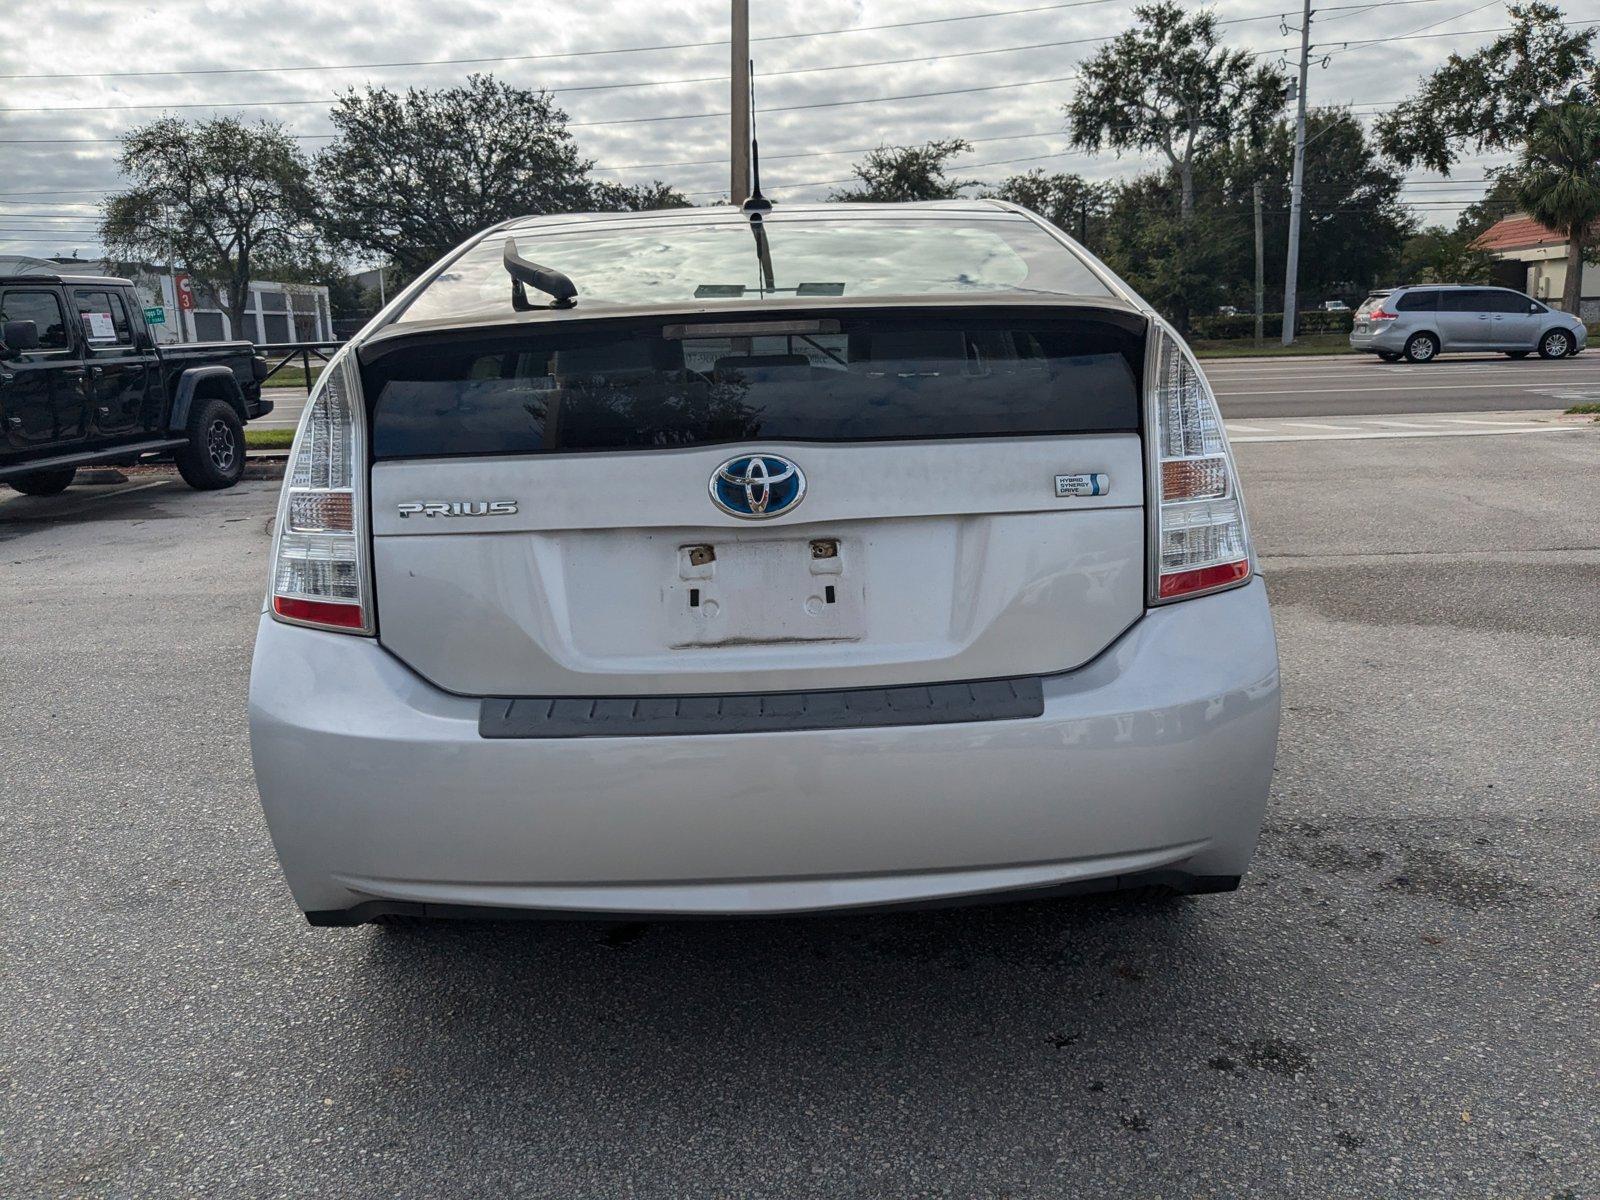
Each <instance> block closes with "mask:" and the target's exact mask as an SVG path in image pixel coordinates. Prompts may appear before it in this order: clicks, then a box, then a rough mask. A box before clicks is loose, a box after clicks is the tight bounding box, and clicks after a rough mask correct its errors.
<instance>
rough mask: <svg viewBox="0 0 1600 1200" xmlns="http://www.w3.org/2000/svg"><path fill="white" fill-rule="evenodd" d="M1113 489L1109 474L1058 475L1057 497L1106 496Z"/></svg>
mask: <svg viewBox="0 0 1600 1200" xmlns="http://www.w3.org/2000/svg"><path fill="white" fill-rule="evenodd" d="M1110 490H1111V476H1109V475H1057V476H1056V498H1057V499H1065V498H1066V497H1068V496H1104V495H1105V494H1106V493H1107V492H1109V491H1110Z"/></svg>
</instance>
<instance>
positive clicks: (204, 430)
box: [173, 400, 244, 492]
mask: <svg viewBox="0 0 1600 1200" xmlns="http://www.w3.org/2000/svg"><path fill="white" fill-rule="evenodd" d="M185 432H186V433H187V435H188V438H189V444H188V445H187V446H185V447H184V448H183V449H182V450H179V451H178V452H177V453H176V454H175V455H173V458H174V459H175V460H176V461H177V464H178V474H180V475H182V476H183V481H184V482H185V483H187V484H188V485H189V486H190V487H192V488H198V489H199V490H200V491H203V492H209V491H214V490H216V489H217V488H226V487H232V486H233V485H234V484H236V483H238V482H239V478H240V477H241V476H242V475H243V474H244V422H243V421H241V420H239V414H238V413H236V412H234V411H233V405H231V404H229V403H228V402H227V401H226V400H204V401H201V403H200V405H199V407H198V408H197V409H195V411H193V412H191V413H190V414H189V428H188V429H187V430H186V431H185Z"/></svg>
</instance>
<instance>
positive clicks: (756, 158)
mask: <svg viewBox="0 0 1600 1200" xmlns="http://www.w3.org/2000/svg"><path fill="white" fill-rule="evenodd" d="M743 211H744V212H747V213H749V214H750V219H751V220H752V221H759V220H760V219H761V214H762V213H764V212H771V211H772V201H771V200H768V199H767V198H766V197H765V196H763V195H762V194H761V143H760V142H758V141H756V63H755V59H751V60H750V195H749V197H748V198H747V199H746V200H745V202H744V205H743Z"/></svg>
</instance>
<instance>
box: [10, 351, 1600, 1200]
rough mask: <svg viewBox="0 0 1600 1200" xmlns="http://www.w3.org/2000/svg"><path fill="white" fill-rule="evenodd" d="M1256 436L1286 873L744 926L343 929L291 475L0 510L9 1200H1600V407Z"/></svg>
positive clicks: (1254, 479) (146, 488)
mask: <svg viewBox="0 0 1600 1200" xmlns="http://www.w3.org/2000/svg"><path fill="white" fill-rule="evenodd" d="M1579 361H1580V362H1581V361H1582V360H1579ZM1430 369H1431V368H1430ZM1496 407H1497V408H1498V409H1504V408H1506V407H1508V406H1507V405H1506V404H1505V403H1503V402H1502V403H1499V404H1497V405H1496ZM1457 411H1459V406H1458V407H1457ZM1238 456H1239V459H1240V465H1241V467H1242V470H1243V472H1244V475H1245V480H1246V486H1247V488H1248V489H1249V491H1248V495H1249V500H1250V502H1251V516H1252V520H1253V523H1254V529H1255V534H1256V537H1257V539H1258V547H1259V549H1260V552H1261V555H1262V565H1263V569H1264V572H1265V574H1266V576H1267V578H1268V581H1269V586H1270V589H1271V593H1272V599H1273V603H1274V606H1275V610H1276V616H1277V622H1278V633H1279V638H1280V650H1281V656H1282V666H1283V671H1284V679H1285V705H1286V708H1285V712H1284V726H1283V737H1282V747H1281V751H1280V755H1279V763H1278V774H1277V781H1276V786H1275V788H1274V792H1273V796H1272V800H1271V803H1270V806H1269V812H1268V821H1267V827H1266V830H1265V833H1264V835H1263V840H1262V845H1261V848H1260V852H1259V855H1258V858H1257V860H1256V863H1255V866H1254V869H1253V870H1252V872H1251V874H1250V875H1249V876H1248V877H1247V880H1246V883H1245V886H1244V888H1243V889H1242V890H1241V891H1239V892H1238V893H1234V894H1231V895H1223V896H1214V897H1205V898H1198V899H1194V900H1182V901H1174V902H1168V903H1156V904H1141V903H1133V902H1128V901H1123V900H1101V901H1082V902H1072V903H1063V902H1056V903H1029V904H1018V905H1007V906H997V907H987V908H970V909H954V910H945V911H936V912H922V913H910V914H899V915H892V916H870V917H851V918H825V919H824V918H816V919H807V920H784V921H770V922H748V923H738V922H696V923H683V924H659V923H657V924H628V925H615V924H587V923H548V924H547V923H524V924H512V925H481V926H480V925H454V926H451V925H446V926H441V927H438V928H432V929H426V930H422V931H413V932H401V931H397V930H388V929H380V928H374V927H364V928H359V929H351V930H318V929H312V928H309V927H307V926H306V925H304V924H303V923H302V922H301V921H300V918H299V916H298V914H297V913H296V912H295V911H294V909H293V907H292V905H291V904H290V901H289V898H288V896H287V893H286V891H285V889H284V888H283V886H282V883H281V881H280V879H279V878H278V875H277V870H276V866H275V863H274V861H273V858H272V852H271V846H270V844H269V842H268V839H267V835H266V831H265V828H264V826H263V824H262V820H261V816H260V812H259V809H258V807H257V803H256V799H255V795H254V790H253V785H252V780H251V771H250V764H249V748H248V740H247V736H246V728H245V721H244V701H245V688H246V674H247V670H248V666H249V660H250V653H251V639H252V634H253V629H254V625H255V621H256V613H257V611H258V610H259V607H260V596H261V592H262V589H263V586H264V579H265V570H266V554H267V549H268V541H267V522H268V519H269V517H270V515H271V511H272V505H273V500H274V497H275V495H276V485H275V484H272V483H261V482H249V483H245V484H243V485H241V486H240V487H238V488H236V489H234V490H232V491H227V492H220V493H209V494H201V493H195V492H191V491H189V490H188V489H186V488H184V487H183V486H182V485H181V484H178V483H176V482H171V481H165V480H162V479H160V478H154V479H152V478H144V477H135V478H134V480H133V481H132V482H131V483H129V484H127V485H122V486H118V487H112V488H85V487H74V488H73V489H71V490H70V491H69V492H68V493H66V494H65V495H64V496H62V497H59V498H55V499H51V500H40V499H34V498H28V497H10V498H7V499H3V500H0V616H3V622H4V626H3V628H4V632H3V636H0V680H3V684H0V728H3V730H4V733H3V734H0V872H3V876H4V880H5V885H4V888H3V889H0V964H3V969H0V1005H3V1011H4V1012H5V1013H6V1019H5V1021H4V1022H0V1071H3V1074H4V1079H5V1088H4V1091H3V1093H0V1139H3V1140H0V1195H4V1196H6V1197H13V1196H16V1197H36V1196H41V1197H42V1196H84V1197H145V1196H150V1197H174V1196H230V1197H270V1196H339V1197H399V1196H404V1197H411V1196H417V1197H421V1196H428V1197H458V1196H459V1197H484V1196H530V1197H533V1196H550V1197H579V1196H582V1197H589V1196H594V1197H602V1196H641V1197H654V1196H663V1197H665V1196H688V1195H695V1196H709V1195H721V1196H741V1197H744V1196H827V1197H849V1196H862V1197H900V1196H943V1195H949V1196H962V1197H969V1196H985V1197H989V1196H994V1197H998V1196H1010V1197H1022V1196H1041V1197H1044V1196H1051V1197H1054V1196H1065V1195H1083V1196H1125V1197H1143V1196H1151V1197H1156V1196H1161V1197H1167V1196H1177V1195H1182V1196H1205V1197H1212V1196H1215V1197H1223V1196H1240V1195H1254V1196H1272V1197H1302V1196H1303V1197H1326V1196H1349V1197H1362V1198H1372V1197H1396V1198H1398V1197H1408V1198H1413V1197H1431V1196H1440V1197H1468V1196H1471V1197H1481V1196H1496V1197H1519V1198H1520V1197H1533V1198H1538V1200H1546V1198H1549V1200H1556V1198H1559V1197H1588V1196H1594V1195H1597V1194H1600V1128H1597V1125H1596V1121H1595V1109H1596V1095H1597V1084H1596V1080H1597V1079H1600V973H1597V962H1600V956H1597V953H1596V951H1597V941H1600V936H1597V935H1600V880H1597V873H1596V870H1595V855H1596V850H1597V848H1600V815H1597V813H1600V722H1597V717H1596V713H1597V712H1600V672H1597V671H1596V660H1597V651H1600V638H1597V633H1596V623H1595V597H1596V595H1597V594H1600V540H1597V537H1596V533H1595V520H1594V515H1595V512H1596V510H1597V507H1600V505H1597V501H1600V427H1593V428H1583V429H1576V430H1571V431H1566V432H1559V433H1550V434H1546V435H1542V436H1510V435H1503V436H1493V435H1491V436H1454V437H1437V438H1432V439H1428V440H1419V439H1407V438H1393V439H1377V440H1360V439H1335V440H1297V441H1287V442H1284V441H1268V442H1262V443H1260V444H1251V443H1243V444H1241V445H1239V447H1238ZM438 801H439V803H440V804H444V805H448V804H449V803H450V797H449V796H440V797H439V798H438ZM983 801H984V798H983V797H982V796H974V797H973V803H974V804H982V803H983Z"/></svg>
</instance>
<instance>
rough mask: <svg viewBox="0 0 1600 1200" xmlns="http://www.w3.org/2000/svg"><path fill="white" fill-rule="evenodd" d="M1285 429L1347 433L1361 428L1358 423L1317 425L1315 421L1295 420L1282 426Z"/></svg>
mask: <svg viewBox="0 0 1600 1200" xmlns="http://www.w3.org/2000/svg"><path fill="white" fill-rule="evenodd" d="M1284 428H1285V429H1331V430H1333V431H1334V432H1335V433H1349V432H1351V431H1352V430H1356V429H1359V428H1361V427H1360V426H1359V425H1319V424H1318V423H1317V422H1315V421H1295V422H1293V423H1292V424H1288V425H1285V426H1284Z"/></svg>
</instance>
